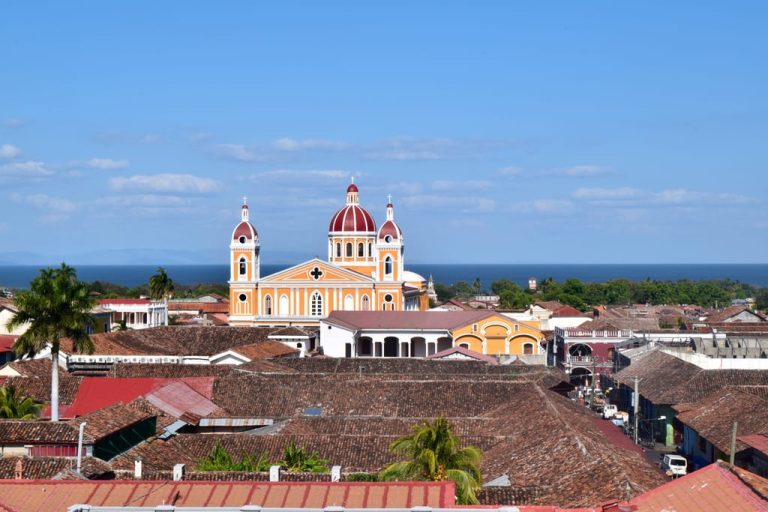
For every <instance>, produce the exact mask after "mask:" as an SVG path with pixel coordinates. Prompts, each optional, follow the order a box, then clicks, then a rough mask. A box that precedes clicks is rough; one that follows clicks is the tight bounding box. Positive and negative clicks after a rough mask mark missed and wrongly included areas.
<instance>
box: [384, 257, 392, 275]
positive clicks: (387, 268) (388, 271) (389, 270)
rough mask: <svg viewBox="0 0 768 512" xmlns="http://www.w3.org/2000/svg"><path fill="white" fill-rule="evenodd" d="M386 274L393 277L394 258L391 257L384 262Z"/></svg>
mask: <svg viewBox="0 0 768 512" xmlns="http://www.w3.org/2000/svg"><path fill="white" fill-rule="evenodd" d="M384 274H386V275H388V276H390V275H392V258H391V257H389V256H387V259H385V260H384Z"/></svg>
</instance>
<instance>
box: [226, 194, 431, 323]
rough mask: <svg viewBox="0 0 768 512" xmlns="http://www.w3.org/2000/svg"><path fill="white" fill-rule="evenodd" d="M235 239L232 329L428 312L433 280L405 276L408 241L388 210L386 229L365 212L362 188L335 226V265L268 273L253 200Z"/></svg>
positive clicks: (331, 229) (331, 231) (331, 259)
mask: <svg viewBox="0 0 768 512" xmlns="http://www.w3.org/2000/svg"><path fill="white" fill-rule="evenodd" d="M243 203H244V204H243V206H242V209H241V221H240V223H239V224H238V225H237V226H236V227H235V229H234V230H233V232H232V237H231V239H230V246H229V248H230V279H229V299H230V300H229V304H230V306H229V323H230V325H241V326H256V325H267V326H280V325H299V326H301V325H307V326H311V325H318V322H319V320H320V319H322V318H325V317H327V316H328V315H329V314H330V313H332V312H333V311H390V312H392V311H425V310H427V309H428V308H429V299H428V296H427V282H426V280H425V279H424V278H423V277H422V276H420V275H418V274H416V273H414V272H409V271H408V270H405V260H404V256H405V241H404V237H403V232H402V230H401V229H400V227H399V226H398V225H397V223H395V218H394V206H393V205H392V202H391V200H390V202H389V203H388V204H387V213H386V219H385V221H384V223H383V224H382V225H381V227H379V228H378V229H377V228H376V223H375V222H374V220H373V217H371V215H370V214H369V213H368V211H367V210H365V209H364V208H362V207H361V206H360V201H359V190H358V187H357V185H355V184H354V183H352V184H350V185H349V187H348V188H347V200H346V205H345V206H344V207H342V208H341V209H340V210H339V211H338V212H336V214H335V215H334V216H333V217H332V218H331V222H330V224H329V226H328V260H327V261H323V260H321V259H318V258H315V259H312V260H309V261H307V262H304V263H301V264H299V265H296V266H294V267H291V268H288V269H285V270H282V271H280V272H277V273H275V274H272V275H269V276H265V277H262V276H261V275H260V251H261V244H260V241H259V235H258V232H257V231H256V228H255V227H254V226H253V224H252V223H251V222H250V220H249V208H248V205H247V203H245V201H244V202H243Z"/></svg>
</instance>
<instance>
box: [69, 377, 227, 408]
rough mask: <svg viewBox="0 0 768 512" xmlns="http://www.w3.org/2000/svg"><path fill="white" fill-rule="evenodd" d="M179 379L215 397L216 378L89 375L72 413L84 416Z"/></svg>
mask: <svg viewBox="0 0 768 512" xmlns="http://www.w3.org/2000/svg"><path fill="white" fill-rule="evenodd" d="M176 381H182V382H184V383H186V384H188V385H189V386H190V387H191V388H192V389H194V390H195V391H196V392H198V393H200V394H201V395H203V396H204V397H205V398H208V399H210V398H211V397H212V396H213V377H184V378H182V379H161V378H113V377H85V378H84V379H83V382H82V383H81V384H80V388H79V389H78V390H77V395H76V396H75V400H74V402H73V403H72V406H71V407H70V408H69V410H68V414H69V416H71V417H74V416H82V415H84V414H88V413H90V412H93V411H95V410H97V409H101V408H104V407H107V406H110V405H112V404H116V403H118V402H123V403H126V404H127V403H128V402H130V401H132V400H134V399H136V398H138V397H140V396H143V395H146V394H147V393H149V392H150V391H153V390H155V389H157V388H159V387H160V386H162V385H164V384H168V383H171V382H176Z"/></svg>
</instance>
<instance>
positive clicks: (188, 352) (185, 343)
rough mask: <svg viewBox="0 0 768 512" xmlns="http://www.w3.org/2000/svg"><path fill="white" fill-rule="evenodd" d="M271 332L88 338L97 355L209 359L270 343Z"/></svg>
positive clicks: (160, 331)
mask: <svg viewBox="0 0 768 512" xmlns="http://www.w3.org/2000/svg"><path fill="white" fill-rule="evenodd" d="M273 331H274V328H264V327H198V326H194V327H176V326H171V327H153V328H151V329H138V330H129V331H122V332H112V333H103V334H96V335H94V336H91V338H92V339H93V343H94V345H95V346H96V352H95V353H96V354H104V355H110V354H114V355H118V354H120V355H131V354H136V355H139V354H142V355H151V354H157V355H183V356H211V355H213V354H218V353H220V352H224V351H226V350H229V349H232V348H235V347H239V346H242V345H251V344H254V343H259V342H262V343H264V342H269V343H274V342H272V341H269V340H268V338H267V337H268V335H269V334H270V333H271V332H273Z"/></svg>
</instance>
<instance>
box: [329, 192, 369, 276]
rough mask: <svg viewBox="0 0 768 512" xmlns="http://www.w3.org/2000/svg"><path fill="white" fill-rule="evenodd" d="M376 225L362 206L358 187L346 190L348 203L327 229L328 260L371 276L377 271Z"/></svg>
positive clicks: (332, 219)
mask: <svg viewBox="0 0 768 512" xmlns="http://www.w3.org/2000/svg"><path fill="white" fill-rule="evenodd" d="M375 243H376V223H375V222H374V221H373V217H371V214H370V213H368V211H367V210H366V209H365V208H363V207H361V206H360V197H359V190H358V188H357V185H355V183H354V179H353V181H352V183H350V185H349V187H347V204H346V205H345V206H344V207H343V208H341V209H340V210H339V211H338V212H336V214H335V215H334V216H333V217H332V218H331V223H330V224H329V226H328V261H329V262H330V263H334V264H336V265H339V266H341V267H345V268H348V269H349V270H354V271H355V272H359V273H361V274H363V275H365V276H368V277H370V276H371V275H372V274H373V271H374V269H375V268H376V254H375V251H374V245H375Z"/></svg>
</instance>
